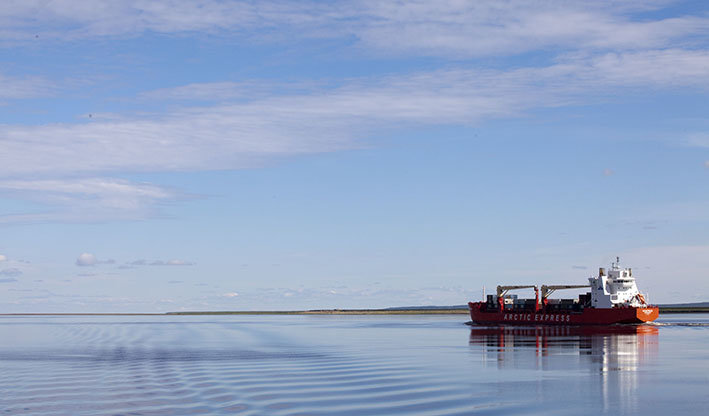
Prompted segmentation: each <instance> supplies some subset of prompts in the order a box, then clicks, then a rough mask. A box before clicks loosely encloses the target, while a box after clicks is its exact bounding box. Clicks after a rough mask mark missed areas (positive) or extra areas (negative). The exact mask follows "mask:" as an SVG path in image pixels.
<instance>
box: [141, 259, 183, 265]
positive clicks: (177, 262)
mask: <svg viewBox="0 0 709 416" xmlns="http://www.w3.org/2000/svg"><path fill="white" fill-rule="evenodd" d="M128 265H130V266H193V265H194V263H193V262H191V261H186V260H179V259H172V260H145V259H140V260H134V261H132V262H130V263H128Z"/></svg>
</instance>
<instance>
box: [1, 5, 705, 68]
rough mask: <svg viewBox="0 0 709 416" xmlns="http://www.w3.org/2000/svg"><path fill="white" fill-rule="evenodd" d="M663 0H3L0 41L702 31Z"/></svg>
mask: <svg viewBox="0 0 709 416" xmlns="http://www.w3.org/2000/svg"><path fill="white" fill-rule="evenodd" d="M672 3H673V2H671V1H649V2H640V1H629V2H622V3H618V2H613V1H597V2H581V1H578V2H569V1H561V0H552V1H522V0H513V1H507V2H499V1H478V2H460V1H453V0H449V1H438V2H435V3H432V2H428V1H408V2H386V3H382V2H378V1H371V0H362V1H354V2H347V3H342V4H334V3H333V4H330V3H322V2H316V1H301V2H297V3H293V2H286V1H261V2H248V1H211V0H202V1H199V2H174V1H169V0H155V1H149V2H148V1H144V0H128V1H122V2H112V1H108V0H95V1H94V2H92V7H85V6H83V5H81V4H78V3H76V2H72V1H70V0H56V1H52V2H44V1H40V0H34V1H32V0H27V1H23V2H11V3H10V4H8V5H5V6H4V7H3V11H2V12H0V27H2V28H4V29H3V30H2V31H1V32H0V35H1V38H2V39H5V42H13V41H14V42H18V41H21V42H28V41H32V42H36V41H37V40H38V39H41V40H44V39H51V40H53V41H57V40H59V41H71V40H77V39H87V38H97V37H132V36H140V35H143V34H146V33H162V34H184V33H195V32H202V33H209V34H212V35H221V36H225V37H230V38H231V37H239V38H248V39H250V40H252V41H256V40H258V41H264V39H266V40H272V41H278V42H288V41H290V40H292V39H304V38H305V39H307V38H311V39H317V38H340V39H343V38H354V39H355V40H356V43H355V44H356V45H358V46H361V47H362V48H366V49H369V50H375V51H379V52H386V53H392V52H394V53H399V54H417V55H420V54H425V55H431V56H451V55H453V56H468V57H470V56H489V55H498V56H499V55H501V54H506V55H509V54H519V53H525V52H529V51H534V50H543V49H549V48H557V49H563V48H565V49H568V50H578V49H579V48H584V49H609V48H614V49H627V50H637V49H639V48H645V49H647V48H664V47H667V46H668V45H670V44H677V42H679V41H682V40H685V39H686V40H685V42H686V43H688V44H689V43H691V42H692V40H691V39H687V38H694V39H696V38H697V37H702V36H706V35H707V34H709V29H707V28H709V19H707V17H705V16H683V15H678V16H673V17H669V18H664V19H656V20H652V19H648V18H647V14H646V13H645V12H648V11H654V10H657V9H662V8H664V7H665V6H668V5H672ZM37 36H39V38H37Z"/></svg>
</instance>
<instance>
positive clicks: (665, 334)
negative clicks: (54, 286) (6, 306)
mask: <svg viewBox="0 0 709 416" xmlns="http://www.w3.org/2000/svg"><path fill="white" fill-rule="evenodd" d="M465 320H466V319H465V316H463V315H455V316H453V315H451V316H411V317H402V316H216V317H212V316H203V317H179V316H172V317H170V316H165V317H51V316H38V317H0V415H16V414H21V415H180V414H245V415H397V414H401V415H458V414H490V415H519V414H532V415H537V414H538V415H554V414H558V415H578V414H589V415H590V414H592V415H596V414H613V415H615V414H638V415H640V414H651V415H652V414H695V415H700V414H707V409H709V315H665V316H661V318H660V320H659V322H658V324H657V325H653V326H643V327H639V328H630V329H617V328H616V329H613V330H601V331H598V330H591V329H576V328H547V329H545V328H534V327H526V328H524V327H520V328H497V327H470V326H467V325H464V321H465Z"/></svg>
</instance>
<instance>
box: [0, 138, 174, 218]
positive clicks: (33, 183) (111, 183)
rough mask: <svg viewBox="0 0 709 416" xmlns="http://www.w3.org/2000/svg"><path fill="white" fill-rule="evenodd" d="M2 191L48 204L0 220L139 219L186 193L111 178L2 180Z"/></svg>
mask: <svg viewBox="0 0 709 416" xmlns="http://www.w3.org/2000/svg"><path fill="white" fill-rule="evenodd" d="M28 146H29V147H31V145H28ZM76 156H78V155H75V157H76ZM53 173H57V172H56V171H55V172H53ZM0 194H4V195H5V196H7V197H12V198H19V199H28V200H32V201H35V202H39V203H42V204H44V205H45V206H47V210H46V211H45V212H40V213H26V214H6V215H2V216H0V224H1V223H16V222H45V221H60V220H61V221H68V222H73V221H76V222H100V221H104V220H106V219H125V220H130V219H139V218H144V217H146V216H152V215H157V211H156V209H155V206H156V205H158V204H161V203H166V202H170V201H174V200H176V199H178V198H181V197H183V196H182V195H181V194H179V193H177V192H175V191H172V190H169V189H167V188H163V187H159V186H156V185H151V184H146V183H133V182H129V181H125V180H120V179H110V178H87V179H51V180H50V179H46V180H0Z"/></svg>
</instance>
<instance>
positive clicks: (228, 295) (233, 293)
mask: <svg viewBox="0 0 709 416" xmlns="http://www.w3.org/2000/svg"><path fill="white" fill-rule="evenodd" d="M222 296H223V297H225V298H235V297H237V296H239V294H238V293H236V292H229V293H225V294H223V295H222Z"/></svg>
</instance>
